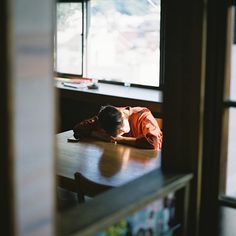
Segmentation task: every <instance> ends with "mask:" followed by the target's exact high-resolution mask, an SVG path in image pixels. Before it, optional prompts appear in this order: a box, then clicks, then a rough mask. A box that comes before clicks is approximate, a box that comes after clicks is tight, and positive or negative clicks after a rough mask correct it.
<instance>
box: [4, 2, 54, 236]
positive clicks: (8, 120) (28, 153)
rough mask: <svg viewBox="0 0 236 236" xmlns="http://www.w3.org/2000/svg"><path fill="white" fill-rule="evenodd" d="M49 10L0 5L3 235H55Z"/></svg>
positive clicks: (44, 5) (43, 5) (41, 5)
mask: <svg viewBox="0 0 236 236" xmlns="http://www.w3.org/2000/svg"><path fill="white" fill-rule="evenodd" d="M53 8H54V2H53V1H52V0H43V1H37V0H30V1H29V0H15V1H13V0H3V1H1V3H0V14H1V21H0V42H1V43H0V52H1V57H0V58H1V59H0V60H1V63H0V74H1V76H0V90H1V91H0V109H1V110H0V111H1V115H0V156H1V158H0V168H1V169H0V172H1V175H0V176H1V177H0V188H1V195H0V196H1V201H0V204H1V208H0V209H1V211H0V215H1V217H0V218H1V235H22V236H26V235H55V202H56V201H55V164H54V146H55V143H54V133H55V121H54V119H55V114H54V113H55V112H54V110H55V104H54V100H55V98H54V95H55V94H54V87H53Z"/></svg>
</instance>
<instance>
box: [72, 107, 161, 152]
mask: <svg viewBox="0 0 236 236" xmlns="http://www.w3.org/2000/svg"><path fill="white" fill-rule="evenodd" d="M125 109H127V110H129V112H130V113H129V114H130V115H129V125H130V131H129V133H126V134H124V135H123V136H125V137H134V138H136V146H137V147H140V148H148V149H157V150H159V149H161V147H162V131H161V130H160V128H159V126H158V124H157V121H156V119H155V118H154V117H153V115H152V113H151V111H150V110H149V109H148V108H146V107H126V108H125ZM93 130H100V128H99V124H98V118H97V116H94V117H92V118H90V119H87V120H84V121H82V122H80V123H78V124H77V125H76V126H75V127H74V128H73V131H74V136H75V137H76V138H78V137H88V136H89V135H90V133H91V131H93Z"/></svg>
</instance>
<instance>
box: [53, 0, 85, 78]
mask: <svg viewBox="0 0 236 236" xmlns="http://www.w3.org/2000/svg"><path fill="white" fill-rule="evenodd" d="M82 28H83V27H82V3H58V4H57V36H56V65H55V67H56V71H57V72H59V73H66V74H77V75H81V74H82V35H83V34H82V33H83V32H82Z"/></svg>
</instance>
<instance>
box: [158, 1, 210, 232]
mask: <svg viewBox="0 0 236 236" xmlns="http://www.w3.org/2000/svg"><path fill="white" fill-rule="evenodd" d="M165 8H166V12H165V36H164V37H165V49H164V50H165V61H164V68H165V71H164V75H165V76H164V122H165V123H164V134H165V137H164V153H163V158H162V160H163V161H162V167H163V169H164V170H167V171H180V172H183V171H186V172H192V173H194V179H193V181H192V184H191V188H190V189H191V190H190V193H191V198H190V214H189V216H191V217H190V219H189V222H188V223H189V225H188V230H189V231H188V233H187V235H198V224H199V205H200V196H201V190H200V183H201V161H202V142H203V140H202V132H203V106H204V83H205V81H204V80H205V75H204V72H205V50H206V48H205V44H206V14H205V12H206V5H205V1H203V0H200V1H199V0H193V1H188V0H181V1H171V0H170V1H169V0H167V1H165Z"/></svg>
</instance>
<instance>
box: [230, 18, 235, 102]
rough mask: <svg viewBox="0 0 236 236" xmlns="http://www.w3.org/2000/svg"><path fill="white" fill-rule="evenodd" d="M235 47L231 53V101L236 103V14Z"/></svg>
mask: <svg viewBox="0 0 236 236" xmlns="http://www.w3.org/2000/svg"><path fill="white" fill-rule="evenodd" d="M233 23H234V25H233V45H232V51H231V78H230V99H231V100H235V101H236V16H235V14H234V22H233Z"/></svg>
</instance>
